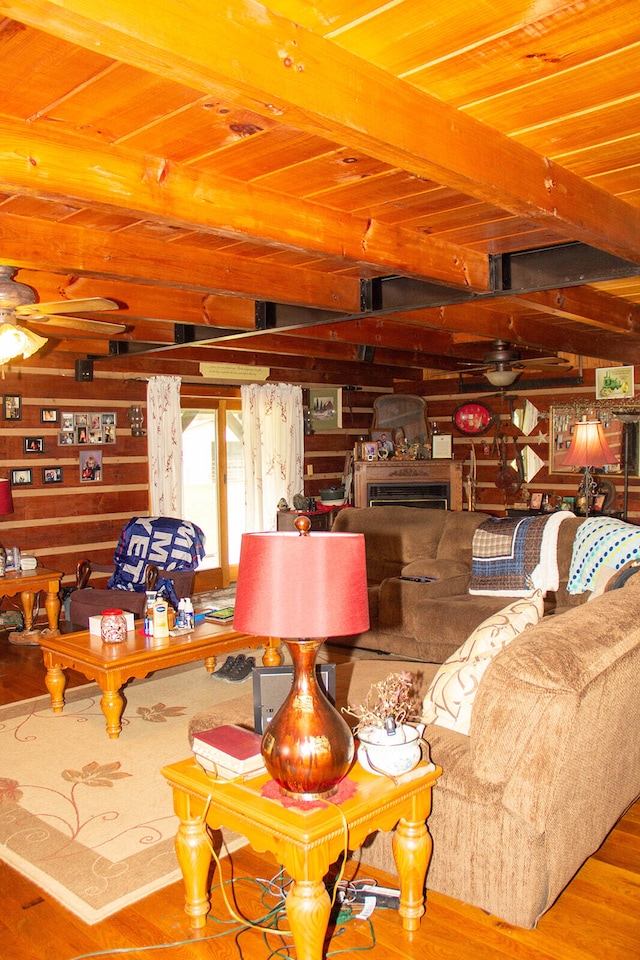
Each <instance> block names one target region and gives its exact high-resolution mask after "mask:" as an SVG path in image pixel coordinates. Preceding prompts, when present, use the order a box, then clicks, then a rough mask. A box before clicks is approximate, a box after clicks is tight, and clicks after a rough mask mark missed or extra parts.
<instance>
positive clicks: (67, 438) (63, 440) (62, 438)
mask: <svg viewBox="0 0 640 960" xmlns="http://www.w3.org/2000/svg"><path fill="white" fill-rule="evenodd" d="M73 440H74V436H73V430H61V431H60V433H59V434H58V444H59V446H61V447H63V446H64V447H68V446H70V445H71V444H73Z"/></svg>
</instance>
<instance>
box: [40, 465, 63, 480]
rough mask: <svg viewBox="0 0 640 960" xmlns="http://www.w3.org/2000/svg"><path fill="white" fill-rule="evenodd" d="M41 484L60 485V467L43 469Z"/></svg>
mask: <svg viewBox="0 0 640 960" xmlns="http://www.w3.org/2000/svg"><path fill="white" fill-rule="evenodd" d="M42 482H43V483H62V467H43V468H42Z"/></svg>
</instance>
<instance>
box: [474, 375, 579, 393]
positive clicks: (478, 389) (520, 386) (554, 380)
mask: <svg viewBox="0 0 640 960" xmlns="http://www.w3.org/2000/svg"><path fill="white" fill-rule="evenodd" d="M583 385H584V377H582V376H580V377H548V378H546V379H545V378H542V377H541V378H540V379H536V380H516V381H514V383H513V384H511V386H509V387H505V389H504V391H501V392H505V393H509V391H512V390H546V391H547V392H549V391H552V390H554V389H556V387H582V386H583ZM492 392H494V393H495V389H493V388H492V386H491V384H490V383H489V382H488V381H487V380H473V381H470V380H467V381H465V380H463V373H462V372H461V373H460V376H459V377H458V393H492Z"/></svg>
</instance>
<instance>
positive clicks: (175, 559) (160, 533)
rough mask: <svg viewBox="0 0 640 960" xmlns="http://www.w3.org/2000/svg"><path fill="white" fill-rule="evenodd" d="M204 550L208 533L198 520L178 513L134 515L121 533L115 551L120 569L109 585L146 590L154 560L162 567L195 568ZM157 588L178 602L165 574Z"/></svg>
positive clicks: (140, 591) (116, 588) (163, 568)
mask: <svg viewBox="0 0 640 960" xmlns="http://www.w3.org/2000/svg"><path fill="white" fill-rule="evenodd" d="M204 554H205V550H204V534H203V532H202V530H201V529H200V527H197V526H196V525H195V523H190V522H189V521H188V520H176V519H175V518H174V517H132V518H131V520H129V522H128V523H127V524H126V525H125V527H124V529H123V531H122V533H121V534H120V539H119V540H118V545H117V547H116V550H115V553H114V555H113V560H114V563H115V565H116V569H115V573H114V574H113V576H112V577H111V578H110V579H109V582H108V584H107V587H108V588H109V589H114V590H135V591H136V592H137V593H144V590H145V584H144V578H145V570H146V568H147V566H148V565H149V564H150V563H155V564H156V565H157V566H158V567H160V568H161V570H194V569H195V568H196V567H197V566H198V563H199V562H200V560H202V558H203V557H204ZM157 589H158V592H160V591H162V592H163V593H164V594H165V596H166V597H167V599H168V600H170V601H171V603H173V604H174V605H175V606H177V605H178V598H177V596H176V592H175V590H174V587H173V583H172V581H171V580H169V579H168V578H167V577H163V576H162V575H161V576H160V577H158V584H157Z"/></svg>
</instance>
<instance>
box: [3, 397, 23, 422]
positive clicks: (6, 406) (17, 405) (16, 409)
mask: <svg viewBox="0 0 640 960" xmlns="http://www.w3.org/2000/svg"><path fill="white" fill-rule="evenodd" d="M2 419H3V420H22V397H21V396H18V395H17V394H15V393H9V394H7V393H5V394H4V396H3V398H2Z"/></svg>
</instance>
